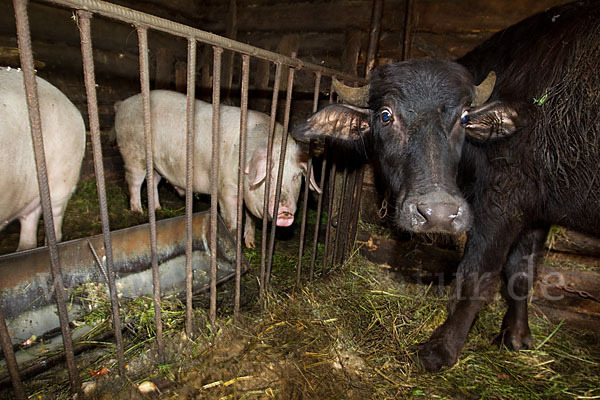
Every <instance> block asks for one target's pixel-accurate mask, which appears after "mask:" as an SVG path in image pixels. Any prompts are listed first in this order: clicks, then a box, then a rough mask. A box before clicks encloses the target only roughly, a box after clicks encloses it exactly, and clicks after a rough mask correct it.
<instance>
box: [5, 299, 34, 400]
mask: <svg viewBox="0 0 600 400" xmlns="http://www.w3.org/2000/svg"><path fill="white" fill-rule="evenodd" d="M0 346H2V352H3V353H4V360H5V361H6V367H7V368H8V374H9V375H10V380H11V382H12V386H13V391H14V395H15V399H17V400H25V399H26V398H27V396H26V395H25V389H24V388H23V382H22V381H21V375H20V374H19V365H18V364H17V359H16V357H15V352H14V350H13V345H12V342H11V340H10V333H9V332H8V328H7V327H6V321H5V320H4V313H3V312H2V307H0Z"/></svg>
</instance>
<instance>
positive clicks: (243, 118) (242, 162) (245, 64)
mask: <svg viewBox="0 0 600 400" xmlns="http://www.w3.org/2000/svg"><path fill="white" fill-rule="evenodd" d="M249 81H250V56H248V55H245V54H244V55H243V56H242V94H241V96H242V100H241V104H240V108H241V114H240V148H239V150H240V158H239V166H238V193H237V207H238V208H237V247H236V264H235V303H234V309H233V310H234V311H233V315H234V317H235V318H237V317H238V315H239V312H240V289H241V279H242V236H243V234H242V218H243V213H244V182H245V180H246V178H245V176H244V175H245V174H244V170H245V169H246V136H247V128H248V83H249ZM248 222H249V221H246V224H248Z"/></svg>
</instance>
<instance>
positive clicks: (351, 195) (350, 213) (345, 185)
mask: <svg viewBox="0 0 600 400" xmlns="http://www.w3.org/2000/svg"><path fill="white" fill-rule="evenodd" d="M44 1H45V0H44ZM48 1H49V2H51V3H54V4H57V5H60V6H63V7H68V8H71V9H73V10H76V17H77V24H78V27H79V31H80V36H81V53H82V59H83V69H84V71H83V73H84V82H85V88H86V97H87V106H88V112H89V127H88V128H89V131H90V132H91V139H92V148H93V158H94V169H95V176H96V182H97V189H98V201H99V205H100V212H101V221H102V232H103V245H104V249H103V250H104V253H105V256H106V279H107V280H108V284H109V292H110V298H111V306H112V315H113V328H114V337H115V347H116V354H117V360H118V366H119V371H120V373H121V374H125V373H126V371H125V359H124V350H123V341H122V336H121V321H120V320H119V301H118V298H117V288H116V285H115V270H114V262H113V248H112V239H111V230H110V227H109V220H108V208H107V198H106V188H105V178H104V166H103V157H102V150H101V144H100V124H99V117H98V102H97V97H96V84H95V74H94V63H93V48H92V38H91V29H90V25H91V23H92V21H91V19H92V17H93V16H94V15H99V16H103V17H108V18H110V19H113V20H117V21H120V22H122V23H126V24H132V25H134V26H135V28H136V31H137V35H138V44H139V68H140V89H141V93H142V98H143V109H144V130H145V150H146V160H147V163H146V176H147V185H148V187H152V185H153V174H152V171H153V160H152V143H151V134H150V132H151V129H152V128H151V118H150V96H149V93H150V79H149V61H148V30H156V31H161V32H164V33H167V34H170V35H175V36H178V37H182V38H185V39H186V40H187V44H188V48H187V52H188V53H187V112H186V117H187V127H186V128H187V129H186V132H187V137H186V138H187V148H186V155H187V159H186V165H187V179H186V183H187V184H186V188H185V192H186V214H185V215H186V217H185V237H186V241H185V249H186V250H185V254H186V262H185V274H186V285H185V287H186V324H185V327H186V333H187V334H188V336H190V337H191V336H192V335H193V332H192V229H193V223H192V218H193V217H192V198H193V197H192V196H193V194H192V177H191V172H190V171H191V165H192V164H191V163H192V147H193V145H192V144H193V133H194V118H193V117H192V116H193V115H194V98H195V90H196V81H195V79H196V73H195V71H196V47H197V43H203V44H208V45H210V46H212V48H213V71H214V72H213V80H212V113H213V114H212V115H213V119H212V121H213V126H212V135H213V138H216V137H217V136H216V135H217V134H218V126H219V107H220V103H221V98H220V88H221V82H220V81H221V73H220V71H221V56H222V52H223V50H229V51H232V52H235V53H239V54H241V56H242V61H243V62H242V70H241V94H240V96H241V110H242V112H241V125H240V126H241V129H240V160H241V161H242V160H245V140H246V124H245V122H246V118H247V110H248V82H249V74H250V72H249V71H250V68H249V65H250V63H251V61H252V60H253V59H261V60H267V61H268V62H270V63H272V64H274V66H275V71H276V72H275V80H274V84H273V88H272V91H273V96H272V101H271V125H270V132H269V144H268V146H269V148H270V149H271V148H272V143H273V136H274V126H275V120H276V114H277V102H278V97H279V92H280V87H281V86H280V83H281V82H280V81H281V77H282V75H284V71H285V70H287V71H289V73H288V74H287V85H285V84H284V87H285V88H286V97H285V99H286V100H285V112H284V116H283V126H284V132H283V138H282V141H283V143H282V146H281V149H282V153H283V152H284V151H285V148H286V146H285V140H287V132H288V127H289V122H290V109H291V104H292V101H291V100H292V93H293V85H294V73H295V72H296V71H298V70H300V69H302V70H303V71H309V72H310V73H312V74H313V75H314V97H313V112H314V111H316V109H317V106H318V101H319V96H320V94H321V89H320V86H321V78H322V77H323V76H328V77H337V78H338V79H343V80H345V81H346V82H352V83H358V84H362V83H364V79H361V78H358V77H356V76H353V75H348V74H344V73H341V72H338V71H335V70H332V69H329V68H324V67H322V66H319V65H314V64H311V63H307V62H303V61H301V60H299V59H297V58H294V57H287V56H283V55H280V54H277V53H275V52H271V51H266V50H263V49H259V48H256V47H253V46H250V45H247V44H244V43H240V42H236V41H233V40H229V39H226V38H223V37H220V36H217V35H214V34H211V33H208V32H205V31H201V30H198V29H194V28H191V27H189V26H186V25H182V24H178V23H175V22H172V21H169V20H166V19H162V18H158V17H155V16H151V15H148V14H144V13H141V12H136V11H133V10H131V9H128V8H125V7H121V6H117V5H114V4H109V3H105V2H102V1H98V0H48ZM13 2H14V8H15V14H16V15H15V17H16V23H17V33H18V44H19V49H20V57H21V67H22V70H23V75H24V83H25V87H26V93H27V104H28V110H29V118H30V123H31V133H32V138H33V142H34V152H35V159H36V167H37V173H38V181H39V188H40V194H41V200H42V209H43V219H44V225H45V232H46V238H47V248H48V257H49V260H50V264H51V271H52V276H53V279H54V295H55V299H56V306H57V308H58V315H59V320H60V327H61V332H62V338H63V343H64V355H65V358H66V362H67V366H68V371H69V377H70V385H71V390H72V391H73V392H74V393H79V392H80V391H81V382H80V379H79V373H78V368H77V364H76V361H75V355H74V351H73V342H72V339H71V331H70V328H69V317H68V314H67V307H66V303H65V298H64V284H63V280H62V272H61V260H60V259H59V253H58V252H57V241H56V237H55V233H54V228H53V226H54V225H53V217H52V210H51V206H50V193H49V189H48V178H47V173H46V166H45V160H44V151H43V144H42V142H41V137H42V136H41V122H40V112H39V104H38V99H37V89H36V82H35V71H34V67H33V65H34V63H33V56H32V47H31V39H30V29H29V22H28V12H27V2H26V1H25V0H13ZM332 91H333V89H330V90H329V92H330V93H332ZM332 100H333V97H331V98H330V101H332ZM212 143H213V147H212V157H213V158H212V159H213V165H216V160H217V155H218V153H219V148H218V146H219V141H218V140H213V141H212ZM284 158H285V157H284V156H283V154H282V156H281V157H280V165H279V169H278V171H279V173H278V177H277V186H276V187H275V188H269V176H268V175H267V179H266V184H267V187H266V190H265V202H264V204H265V206H264V207H265V209H264V210H263V211H264V212H263V215H264V219H263V229H262V248H261V267H260V294H261V295H264V292H265V290H266V288H267V287H268V285H269V278H270V273H271V267H272V263H273V251H274V244H275V229H276V225H275V224H271V225H272V227H271V230H270V232H269V231H268V229H267V228H268V223H267V215H268V212H267V205H268V204H269V202H268V196H269V192H270V190H275V194H276V199H275V205H274V206H275V207H277V204H278V202H279V196H280V191H281V183H282V175H283V163H284V161H285V160H284ZM242 162H243V161H242ZM271 163H272V154H269V155H268V158H267V173H268V174H270V171H271V167H270V166H271ZM321 165H322V167H321V168H322V170H321V174H320V176H321V182H320V186H321V187H322V188H323V187H324V184H325V183H326V182H325V177H326V175H328V176H329V179H328V185H327V186H328V196H327V199H328V200H329V202H328V204H326V205H324V204H323V203H324V199H325V197H324V193H325V190H323V193H321V194H320V195H319V197H318V205H317V219H316V220H317V222H316V225H315V232H314V234H313V241H312V247H313V252H312V259H311V263H310V265H309V273H308V279H312V278H313V275H314V267H315V262H316V254H317V251H316V249H317V245H318V241H319V231H320V230H321V229H323V228H324V229H325V241H324V254H323V269H325V268H326V266H327V265H332V264H333V265H335V264H338V263H341V262H343V260H344V258H345V257H346V253H347V249H348V248H349V246H350V245H351V244H352V243H353V240H354V236H355V233H356V224H357V219H358V209H359V203H360V188H361V184H362V173H360V172H359V173H356V172H351V173H348V171H347V170H346V169H344V170H342V171H340V170H339V169H337V170H336V165H335V164H332V163H331V162H328V160H327V158H325V159H324V161H323V162H322V164H321ZM311 169H312V162H311V161H309V163H308V174H307V176H310V173H311ZM243 170H244V168H243V165H242V164H240V171H239V173H240V175H239V176H238V179H240V181H242V180H241V174H242V173H243ZM327 171H329V172H328V173H327ZM217 174H218V171H217V169H216V168H213V170H212V175H211V212H210V244H209V247H210V248H212V249H216V248H217V230H218V226H217V191H218V187H217ZM336 180H337V182H338V183H337V184H336ZM308 186H309V185H308V184H306V185H305V191H304V194H303V208H302V211H301V215H302V220H301V227H300V229H301V232H300V243H299V254H298V264H297V283H298V284H300V282H301V276H302V268H303V265H302V256H303V253H304V248H305V245H306V244H305V233H306V226H307V224H306V216H307V204H308V201H307V200H308V190H309V189H308ZM336 191H337V193H336ZM241 193H242V188H241V185H240V188H238V210H237V211H238V218H237V221H238V222H237V238H236V260H237V263H236V273H235V311H234V313H235V314H236V315H237V313H238V311H239V306H240V290H241V288H240V276H241V268H240V265H241V259H242V228H241V227H242V210H243V197H242V194H241ZM155 202H156V199H155V198H154V192H153V191H152V190H148V215H149V221H148V222H149V224H148V226H149V228H148V229H149V234H150V258H151V264H152V281H153V301H154V311H155V313H154V315H155V324H156V344H157V348H158V352H159V355H160V354H161V353H163V351H164V344H163V336H162V320H161V292H160V282H159V265H158V264H159V263H158V257H157V243H156V217H155V213H154V211H153V210H154V208H155V207H154V205H155ZM337 202H339V203H337ZM323 207H326V210H327V216H328V223H327V225H326V226H325V227H322V226H320V224H319V221H320V219H321V213H322V210H323ZM275 214H276V213H274V214H273V215H275ZM333 225H335V227H334V226H333ZM332 229H334V230H335V233H334V231H333V230H332ZM180 234H181V235H182V236H183V235H184V232H181V233H180ZM216 253H217V252H216V251H212V252H211V257H210V309H209V315H210V321H211V323H212V324H214V323H215V319H216V311H217V254H216ZM0 339H1V344H2V349H3V351H4V357H5V360H6V363H7V367H8V371H9V374H10V377H11V381H12V384H13V387H14V393H15V396H16V398H18V399H24V398H26V396H25V391H24V387H23V384H22V381H21V378H20V374H19V366H18V364H17V362H16V358H15V355H14V351H13V345H12V343H11V338H10V336H9V332H8V329H7V327H6V323H5V319H4V316H3V313H2V309H1V308H0Z"/></svg>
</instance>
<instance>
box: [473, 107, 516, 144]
mask: <svg viewBox="0 0 600 400" xmlns="http://www.w3.org/2000/svg"><path fill="white" fill-rule="evenodd" d="M463 119H464V121H465V122H464V127H465V132H466V134H467V135H468V136H470V137H471V138H473V139H477V140H490V139H491V140H493V139H499V138H503V137H508V136H511V135H512V134H513V133H515V132H516V131H517V130H518V129H520V128H521V127H522V126H523V125H525V124H526V118H524V117H521V116H519V114H518V113H517V111H516V110H515V109H514V108H513V107H512V106H511V105H509V104H506V103H504V102H501V101H494V102H492V103H489V104H484V105H483V106H481V107H478V108H475V109H473V110H472V111H470V112H469V113H468V114H465V115H464V116H463ZM461 122H462V121H461Z"/></svg>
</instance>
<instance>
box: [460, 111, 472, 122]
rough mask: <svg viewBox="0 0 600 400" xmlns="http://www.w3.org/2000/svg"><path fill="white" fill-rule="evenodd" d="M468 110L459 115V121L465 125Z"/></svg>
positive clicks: (467, 119) (467, 118)
mask: <svg viewBox="0 0 600 400" xmlns="http://www.w3.org/2000/svg"><path fill="white" fill-rule="evenodd" d="M469 118H470V117H469V112H468V111H463V113H462V114H461V116H460V123H461V124H463V125H465V124H466V123H467V122H469Z"/></svg>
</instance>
